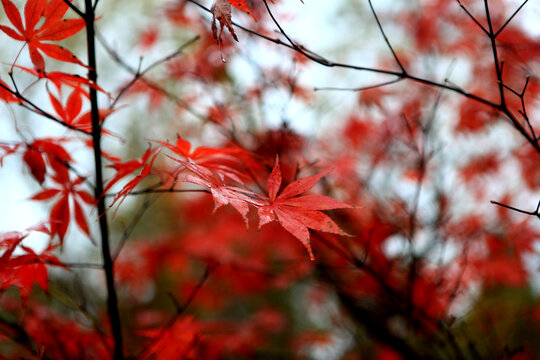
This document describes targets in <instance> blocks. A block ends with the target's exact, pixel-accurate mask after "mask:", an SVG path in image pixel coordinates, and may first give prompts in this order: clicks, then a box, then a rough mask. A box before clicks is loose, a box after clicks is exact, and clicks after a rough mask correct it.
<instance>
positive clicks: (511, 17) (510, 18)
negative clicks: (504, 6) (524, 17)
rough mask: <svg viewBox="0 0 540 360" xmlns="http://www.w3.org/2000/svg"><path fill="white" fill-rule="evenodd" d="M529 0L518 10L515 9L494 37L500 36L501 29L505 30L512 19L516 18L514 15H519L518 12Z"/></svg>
mask: <svg viewBox="0 0 540 360" xmlns="http://www.w3.org/2000/svg"><path fill="white" fill-rule="evenodd" d="M528 1H529V0H525V1H524V2H523V3H522V4H521V5H520V6H519V7H518V8H517V10H516V11H514V13H513V14H512V15H511V16H510V17H509V18H508V20H506V22H505V23H504V24H503V25H502V26H501V28H500V29H499V30H498V31H497V32H496V33H495V34H493V36H494V37H497V36H499V34H500V33H501V31H503V30H504V28H505V27H506V26H507V25H508V24H510V21H512V19H513V18H514V16H516V15H517V13H518V12H519V11H520V10H521V9H522V8H523V7H524V6H525V4H526V3H527V2H528Z"/></svg>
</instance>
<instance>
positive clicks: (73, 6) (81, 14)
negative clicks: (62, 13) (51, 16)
mask: <svg viewBox="0 0 540 360" xmlns="http://www.w3.org/2000/svg"><path fill="white" fill-rule="evenodd" d="M64 3H66V5H67V6H69V7H70V9H71V10H73V11H75V13H76V14H77V15H79V16H80V17H82V18H83V19H84V18H85V16H86V15H85V13H83V12H82V11H81V10H80V9H79V8H78V7H76V6H75V5H73V3H72V2H71V1H69V0H64Z"/></svg>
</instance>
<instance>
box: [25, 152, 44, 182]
mask: <svg viewBox="0 0 540 360" xmlns="http://www.w3.org/2000/svg"><path fill="white" fill-rule="evenodd" d="M23 160H24V162H25V164H26V165H28V167H29V168H30V172H31V173H32V176H33V177H34V179H36V180H37V182H38V183H40V184H42V183H43V181H45V173H46V167H45V160H43V156H42V155H41V153H40V152H39V151H37V150H36V149H34V148H33V147H29V148H27V149H26V151H25V153H24V155H23Z"/></svg>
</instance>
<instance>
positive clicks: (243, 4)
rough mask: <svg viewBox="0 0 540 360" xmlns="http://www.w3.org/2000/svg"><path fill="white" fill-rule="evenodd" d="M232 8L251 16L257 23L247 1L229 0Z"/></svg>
mask: <svg viewBox="0 0 540 360" xmlns="http://www.w3.org/2000/svg"><path fill="white" fill-rule="evenodd" d="M227 1H228V2H229V3H230V4H231V5H232V6H234V7H235V8H237V9H239V10H242V11H243V12H245V13H247V14H248V15H249V16H251V17H252V18H253V20H255V21H257V19H255V16H253V14H252V13H251V10H250V9H249V6H248V4H247V2H246V0H227Z"/></svg>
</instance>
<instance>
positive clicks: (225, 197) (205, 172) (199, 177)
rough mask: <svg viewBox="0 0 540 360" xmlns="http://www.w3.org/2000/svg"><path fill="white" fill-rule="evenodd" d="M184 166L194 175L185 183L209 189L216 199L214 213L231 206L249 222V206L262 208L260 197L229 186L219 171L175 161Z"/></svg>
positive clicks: (245, 190)
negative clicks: (223, 207) (225, 206)
mask: <svg viewBox="0 0 540 360" xmlns="http://www.w3.org/2000/svg"><path fill="white" fill-rule="evenodd" d="M174 160H176V161H178V162H179V163H181V164H182V165H184V166H185V167H186V169H188V170H189V171H190V172H191V173H192V175H188V176H187V177H186V178H185V179H184V181H185V182H190V183H193V184H198V185H202V186H205V187H208V188H209V189H210V192H211V194H212V197H213V198H214V203H215V208H214V212H215V211H216V210H217V209H219V208H220V207H222V206H224V205H228V204H231V205H232V207H233V208H235V209H236V211H238V212H239V213H240V215H242V217H243V218H244V221H245V222H246V224H247V222H248V220H247V214H248V212H249V206H248V204H252V205H255V206H262V205H263V204H264V203H263V202H262V201H260V200H258V199H257V198H258V196H257V195H256V194H255V193H253V192H252V191H250V190H247V189H242V188H239V187H235V186H229V185H226V184H225V183H224V179H225V177H224V175H222V174H220V173H219V172H217V171H212V170H211V169H209V168H206V167H204V166H200V165H196V164H193V163H191V162H189V161H182V160H178V159H174Z"/></svg>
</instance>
